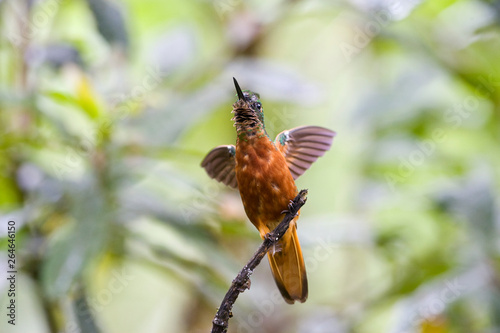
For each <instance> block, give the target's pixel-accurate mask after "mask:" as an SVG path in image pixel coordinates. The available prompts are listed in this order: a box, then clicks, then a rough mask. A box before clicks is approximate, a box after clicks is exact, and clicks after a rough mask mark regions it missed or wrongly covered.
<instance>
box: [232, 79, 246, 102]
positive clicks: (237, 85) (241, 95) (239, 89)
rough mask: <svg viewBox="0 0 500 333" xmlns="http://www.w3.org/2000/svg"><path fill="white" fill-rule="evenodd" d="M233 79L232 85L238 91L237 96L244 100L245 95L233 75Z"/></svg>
mask: <svg viewBox="0 0 500 333" xmlns="http://www.w3.org/2000/svg"><path fill="white" fill-rule="evenodd" d="M233 81H234V87H235V88H236V92H237V93H238V98H239V99H242V100H245V96H244V95H243V91H241V88H240V85H239V84H238V81H236V79H235V78H234V77H233Z"/></svg>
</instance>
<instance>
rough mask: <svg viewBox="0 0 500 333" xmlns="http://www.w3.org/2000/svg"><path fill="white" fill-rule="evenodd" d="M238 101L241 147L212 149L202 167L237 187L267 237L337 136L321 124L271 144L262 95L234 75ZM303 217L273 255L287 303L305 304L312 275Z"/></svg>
mask: <svg viewBox="0 0 500 333" xmlns="http://www.w3.org/2000/svg"><path fill="white" fill-rule="evenodd" d="M233 81H234V86H235V88H236V93H237V96H238V100H237V101H236V102H235V103H234V104H233V111H232V113H233V114H234V117H233V118H232V119H231V120H232V121H234V126H235V127H236V134H237V139H236V145H223V146H218V147H215V148H214V149H212V150H211V151H210V152H209V153H208V154H207V155H206V157H205V158H204V159H203V161H202V163H201V166H202V167H203V168H204V169H205V170H206V172H207V174H208V175H209V176H210V177H211V178H213V179H215V180H217V181H219V182H221V183H223V184H225V185H228V186H230V187H232V188H238V189H239V191H240V196H241V200H242V202H243V207H244V208H245V213H246V215H247V216H248V218H249V220H250V221H251V222H252V224H253V225H254V226H255V227H256V228H257V230H258V231H259V233H260V236H261V238H262V239H264V238H265V237H266V235H267V234H268V233H269V232H271V231H272V230H274V228H276V226H278V224H279V223H280V222H281V220H282V219H283V217H284V215H285V212H284V211H285V210H286V209H287V207H288V204H289V203H290V201H291V200H293V199H294V198H295V196H296V195H297V193H298V191H297V186H296V185H295V180H296V179H297V178H298V177H299V176H300V175H302V174H303V173H304V172H305V171H306V170H307V169H308V168H309V167H310V166H311V164H312V163H313V162H314V161H316V160H317V159H318V157H320V156H323V155H324V153H325V152H326V151H327V150H329V149H330V146H331V144H332V141H333V138H334V137H335V134H336V133H335V132H334V131H331V130H329V129H326V128H323V127H318V126H302V127H296V128H293V129H290V130H285V131H283V132H281V133H279V134H278V135H277V136H276V139H275V140H274V141H272V140H271V138H270V137H269V135H268V134H267V132H266V128H265V124H264V109H263V107H262V103H261V101H260V95H259V94H258V93H255V92H252V91H250V90H244V91H242V90H241V88H240V86H239V84H238V82H237V81H236V79H235V78H234V77H233ZM299 215H300V212H299V214H297V216H296V217H295V218H294V219H293V220H292V221H291V222H290V226H289V228H288V231H287V232H286V233H285V234H284V235H283V237H282V238H281V239H280V240H279V242H278V243H277V244H276V245H275V247H274V249H271V250H270V251H269V252H268V253H267V256H268V259H269V265H270V267H271V272H272V274H273V277H274V280H275V282H276V285H277V286H278V289H279V291H280V292H281V295H282V296H283V298H284V300H285V301H286V302H287V303H289V304H293V303H294V302H295V301H296V300H298V301H300V302H302V303H303V302H305V301H306V299H307V294H308V287H307V274H306V268H305V264H304V258H303V256H302V250H301V248H300V243H299V239H298V236H297V220H298V218H299Z"/></svg>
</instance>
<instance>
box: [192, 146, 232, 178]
mask: <svg viewBox="0 0 500 333" xmlns="http://www.w3.org/2000/svg"><path fill="white" fill-rule="evenodd" d="M235 152H236V150H235V147H234V146H233V145H227V146H218V147H215V148H214V149H212V150H211V151H210V152H209V153H208V154H207V156H205V158H204V159H203V162H201V166H202V167H203V168H204V169H205V171H206V172H207V174H208V175H209V176H210V177H211V178H213V179H215V180H217V181H219V182H221V183H223V184H225V185H227V186H230V187H232V188H237V187H238V182H237V180H236V173H235V171H234V168H235V166H236V161H235V158H234V155H235Z"/></svg>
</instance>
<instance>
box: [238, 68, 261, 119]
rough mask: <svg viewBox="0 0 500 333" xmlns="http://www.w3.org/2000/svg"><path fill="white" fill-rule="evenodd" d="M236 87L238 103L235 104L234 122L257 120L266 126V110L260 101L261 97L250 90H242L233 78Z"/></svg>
mask: <svg viewBox="0 0 500 333" xmlns="http://www.w3.org/2000/svg"><path fill="white" fill-rule="evenodd" d="M233 81H234V87H235V88H236V93H237V96H238V101H237V102H236V103H235V104H234V106H233V107H234V110H233V113H235V118H233V119H234V120H236V121H238V120H240V118H241V120H245V119H247V120H252V119H257V120H258V121H259V122H260V124H262V126H264V109H263V108H262V103H261V101H260V95H259V94H258V93H255V92H253V91H250V90H241V88H240V85H239V84H238V81H236V79H235V78H234V77H233Z"/></svg>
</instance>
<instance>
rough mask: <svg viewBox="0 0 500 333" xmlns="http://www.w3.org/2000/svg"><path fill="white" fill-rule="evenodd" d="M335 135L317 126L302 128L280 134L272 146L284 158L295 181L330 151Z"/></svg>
mask: <svg viewBox="0 0 500 333" xmlns="http://www.w3.org/2000/svg"><path fill="white" fill-rule="evenodd" d="M335 134H336V133H335V132H334V131H330V130H329V129H327V128H323V127H319V126H302V127H296V128H292V129H291V130H287V131H283V132H281V133H280V134H278V135H277V136H276V140H275V142H274V144H275V145H276V147H277V148H278V149H279V150H280V151H281V153H282V154H283V155H284V156H285V159H286V163H287V164H288V169H289V170H290V172H291V174H292V176H293V179H297V178H299V176H300V175H302V174H303V173H304V172H305V171H306V170H307V169H308V168H309V167H310V166H311V164H312V163H313V162H314V161H316V160H317V159H318V157H320V156H323V155H324V154H325V151H327V150H328V149H330V146H331V145H332V142H333V138H334V137H335Z"/></svg>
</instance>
